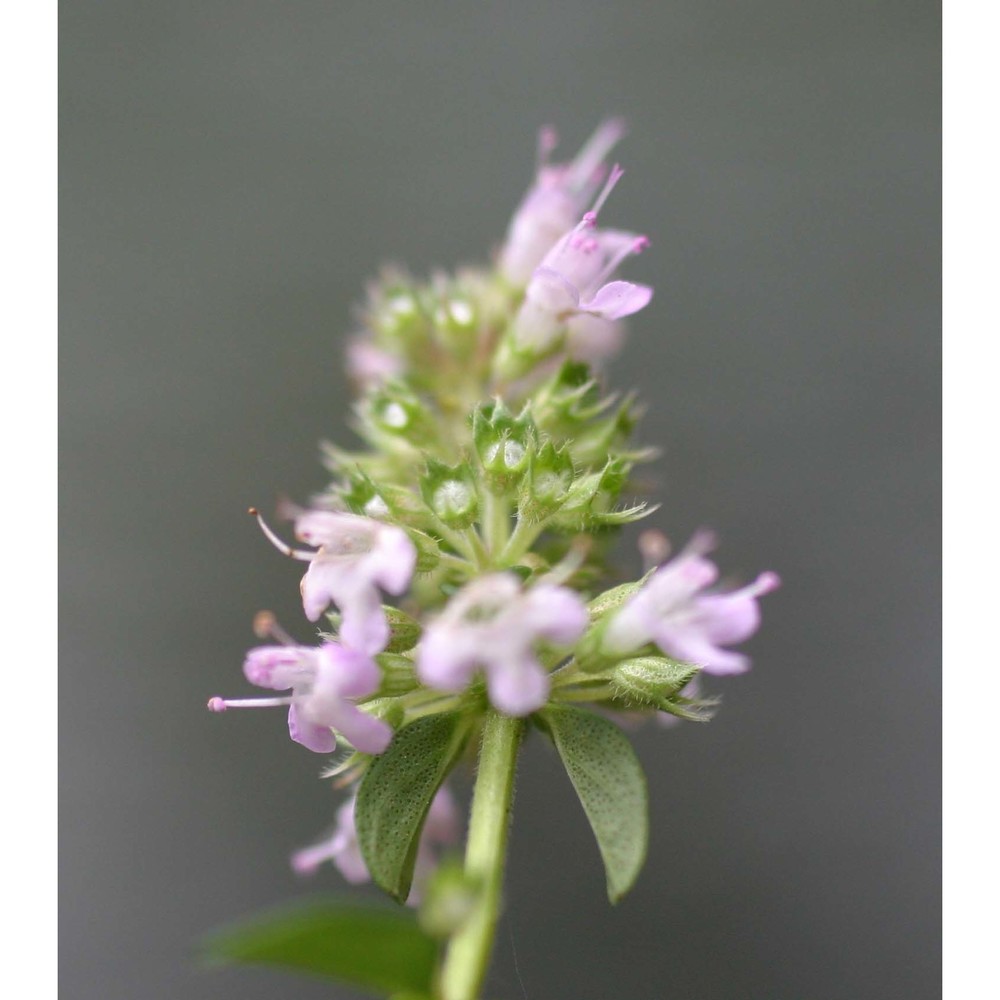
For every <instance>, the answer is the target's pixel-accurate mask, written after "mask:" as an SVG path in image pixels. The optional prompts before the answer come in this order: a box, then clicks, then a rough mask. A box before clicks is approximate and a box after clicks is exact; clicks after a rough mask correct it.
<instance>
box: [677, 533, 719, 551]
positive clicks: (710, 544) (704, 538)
mask: <svg viewBox="0 0 1000 1000" xmlns="http://www.w3.org/2000/svg"><path fill="white" fill-rule="evenodd" d="M718 544H719V538H718V536H717V535H716V534H715V532H714V531H712V530H711V529H710V528H699V529H698V530H697V531H696V532H695V533H694V534H693V535H692V536H691V540H690V541H689V542H688V543H687V545H685V546H684V548H683V549H681V551H680V553H679V554H678V556H677V558H678V559H683V558H685V557H691V556H703V555H707V554H708V553H709V552H711V551H712V550H713V549H714V548H716V547H717V546H718Z"/></svg>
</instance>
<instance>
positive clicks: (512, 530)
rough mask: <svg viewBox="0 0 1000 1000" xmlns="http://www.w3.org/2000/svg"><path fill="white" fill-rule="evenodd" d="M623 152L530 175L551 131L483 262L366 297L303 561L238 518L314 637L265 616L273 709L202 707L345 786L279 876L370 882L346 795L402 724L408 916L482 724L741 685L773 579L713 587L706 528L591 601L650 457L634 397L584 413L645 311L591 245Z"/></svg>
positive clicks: (252, 702)
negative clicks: (296, 565)
mask: <svg viewBox="0 0 1000 1000" xmlns="http://www.w3.org/2000/svg"><path fill="white" fill-rule="evenodd" d="M623 134H624V129H623V126H622V124H621V123H620V122H619V121H617V120H613V121H608V122H605V123H604V124H603V125H601V126H600V128H599V129H598V130H597V131H596V132H595V134H594V135H593V137H592V138H591V139H590V141H589V142H588V143H587V144H586V145H585V146H584V147H583V149H582V150H581V151H580V152H579V153H578V155H577V156H576V157H575V158H574V159H573V160H572V161H570V162H568V163H565V164H552V163H550V162H549V156H550V154H551V152H552V150H553V148H554V146H555V135H554V133H553V132H552V131H551V130H550V129H546V130H543V132H542V135H541V138H540V140H539V164H538V170H537V176H536V178H535V181H534V183H533V184H532V186H531V188H530V190H529V191H528V193H527V195H526V196H525V198H524V200H523V202H522V203H521V205H520V206H519V207H518V209H517V211H516V212H515V214H514V217H513V219H512V221H511V223H510V226H509V229H508V231H507V236H506V239H505V241H504V243H503V245H502V247H501V248H500V250H499V253H498V255H497V258H496V262H495V266H494V267H492V268H489V269H464V270H460V271H458V272H457V273H455V274H453V275H443V274H438V275H435V276H433V277H432V279H431V280H430V281H427V282H419V281H417V280H415V279H413V278H412V277H410V276H408V275H406V274H405V273H402V272H398V271H393V272H386V273H385V274H384V275H383V276H382V278H381V279H380V280H379V281H378V282H376V283H374V284H373V285H372V287H371V288H370V289H369V292H368V297H367V301H366V304H365V306H364V309H363V311H362V325H363V329H362V330H361V331H360V332H358V333H357V334H356V335H355V336H354V337H353V339H352V340H351V342H350V344H349V346H348V370H349V374H350V376H351V379H352V382H353V384H354V385H355V387H356V389H357V396H358V398H357V402H356V406H355V413H356V428H357V431H358V433H359V436H360V438H361V445H360V446H359V447H358V448H357V449H356V450H351V451H348V450H345V449H341V448H337V447H334V446H328V447H327V448H326V451H325V458H326V462H327V465H328V467H329V470H330V472H331V473H332V482H331V483H330V485H329V487H328V488H327V489H326V490H324V491H323V492H322V493H321V494H320V495H318V496H317V497H315V498H314V500H313V502H312V503H311V505H310V506H309V508H308V509H300V510H296V511H295V512H294V526H293V527H294V535H295V537H296V538H297V539H298V541H299V542H301V543H302V544H303V546H307V548H306V547H303V548H297V547H294V546H293V545H290V544H288V543H286V542H285V541H284V540H283V539H282V538H281V537H280V536H279V534H278V533H276V532H275V531H274V530H272V528H271V527H270V526H269V525H268V524H267V523H266V522H265V521H264V520H263V518H261V517H260V515H259V514H257V512H256V511H255V510H252V511H251V513H253V514H255V516H257V518H258V520H259V523H260V527H261V529H262V531H263V532H264V534H265V535H266V536H267V538H268V539H269V540H270V541H271V542H272V543H273V544H274V546H275V547H276V548H277V549H278V550H279V551H280V552H282V553H283V554H284V555H285V556H287V557H289V558H291V559H293V560H297V561H301V562H304V563H306V564H307V565H306V569H305V574H304V576H303V577H302V581H301V595H302V610H303V613H304V617H305V619H306V620H307V621H308V622H310V623H314V624H316V625H317V626H318V628H319V634H318V635H317V636H316V637H315V640H314V642H313V643H312V644H302V643H299V642H296V641H295V640H293V639H292V638H291V637H290V636H289V635H287V634H286V633H285V632H284V631H283V630H281V629H280V628H278V627H277V625H276V624H275V623H274V622H273V620H272V619H270V618H266V617H265V619H264V620H263V624H262V625H261V626H260V627H259V629H258V632H259V634H260V635H261V636H262V638H267V639H270V640H272V642H271V643H269V644H267V645H261V646H258V647H257V648H254V649H252V650H251V651H250V652H249V653H248V654H247V656H246V659H245V662H244V666H243V672H244V675H245V677H246V679H247V681H249V682H250V684H252V685H255V686H257V687H260V688H266V689H267V690H268V691H271V692H278V694H276V695H274V696H269V697H264V698H235V699H227V698H221V697H215V698H212V699H211V700H210V701H209V708H210V709H211V710H213V711H216V712H222V711H226V710H228V709H231V708H242V707H262V706H277V705H281V706H286V707H287V708H288V727H289V733H290V735H291V738H292V739H293V740H294V741H296V742H297V743H300V744H302V745H303V746H304V747H306V748H308V749H309V750H311V751H314V752H316V753H320V754H332V753H333V752H334V751H335V750H336V748H337V746H338V742H342V743H344V744H345V745H346V746H347V747H348V749H349V756H348V757H347V758H346V760H345V761H344V762H343V763H341V764H340V765H338V766H335V767H334V771H335V772H336V773H337V774H338V775H339V783H340V784H341V785H345V784H346V785H348V786H353V790H352V791H351V792H350V793H349V797H348V798H347V800H346V801H345V802H344V803H343V804H342V805H341V806H340V808H339V811H338V813H337V825H336V829H335V831H334V833H333V834H332V835H331V836H330V837H329V838H328V839H326V840H324V841H323V842H322V843H320V844H317V845H315V846H313V847H309V848H306V849H304V850H302V851H299V852H297V853H296V854H295V855H294V858H293V866H294V867H295V869H296V870H297V871H299V872H312V871H314V870H315V869H316V868H317V867H318V866H319V864H320V863H321V862H323V861H327V860H330V861H332V862H333V863H334V864H335V865H336V867H337V868H338V869H339V870H340V871H341V873H342V874H343V876H344V877H345V878H346V879H347V880H348V881H349V882H352V883H353V882H360V881H364V880H366V879H367V878H368V875H369V869H370V868H371V863H372V857H371V855H370V854H367V855H366V853H365V852H366V850H369V849H370V848H366V843H368V841H366V839H365V837H361V836H359V832H358V829H357V828H356V814H358V815H359V816H360V815H361V813H362V812H363V811H364V809H365V808H367V807H366V806H365V794H364V784H363V783H364V781H365V778H366V775H367V774H369V773H372V774H374V773H375V769H376V761H377V759H378V758H380V755H383V754H387V751H388V752H391V748H392V746H393V744H394V741H396V740H398V739H400V738H401V737H400V734H401V733H403V732H404V731H409V732H412V731H413V730H412V729H411V728H410V727H417V726H418V725H423V726H425V727H426V726H427V725H429V723H428V720H432V719H435V718H438V719H442V720H446V722H447V724H446V725H445V724H442V726H441V732H442V733H443V734H445V735H444V736H442V739H444V738H445V737H446V738H447V740H449V741H450V742H448V744H447V748H448V749H447V757H446V759H445V758H443V760H444V762H443V763H442V764H441V774H440V775H439V779H440V780H439V781H438V783H437V788H436V789H435V788H433V787H431V788H429V790H427V792H426V797H425V799H424V800H421V802H422V805H421V803H420V802H418V803H417V804H416V805H415V806H414V812H413V815H414V816H415V817H416V822H417V828H418V832H419V830H421V829H422V833H420V835H419V840H414V842H413V845H412V850H411V851H410V852H409V855H407V856H408V857H409V862H410V863H412V866H413V883H412V884H413V887H414V888H413V891H412V892H411V894H410V900H411V902H412V901H414V900H416V899H417V898H419V896H420V894H421V892H423V891H424V890H425V889H426V886H427V885H428V878H429V875H430V872H431V870H432V868H433V866H434V863H435V858H436V855H437V852H438V850H439V849H440V848H442V847H447V846H448V845H452V844H454V842H455V840H456V839H457V833H458V820H457V810H456V806H455V803H454V800H453V799H452V797H451V794H450V793H449V792H447V791H446V790H444V786H443V785H442V784H441V783H440V782H441V781H443V779H444V776H445V774H446V773H447V771H448V770H450V768H451V767H454V766H455V765H456V764H457V763H458V762H459V761H460V760H461V759H462V755H463V751H464V748H465V747H472V746H474V745H475V742H476V736H477V733H479V732H480V731H481V730H482V727H483V726H484V725H485V722H484V720H486V719H487V718H489V717H492V716H493V715H495V714H496V713H500V714H501V715H503V716H506V717H511V718H523V719H534V720H535V721H537V722H538V723H539V726H540V727H542V728H544V727H545V725H547V723H546V722H545V718H544V716H545V712H546V711H548V709H550V708H551V707H552V706H560V705H574V706H578V705H580V704H583V705H588V704H589V705H590V706H592V707H594V708H596V709H598V710H600V711H601V712H604V713H606V714H608V715H612V716H614V715H616V714H620V713H633V714H634V713H639V714H641V715H642V716H643V717H646V716H648V717H654V716H656V715H657V714H665V715H668V716H670V717H671V718H676V717H680V718H686V719H693V720H703V719H705V718H707V717H708V716H709V715H710V712H709V711H708V709H709V707H710V703H709V702H707V701H706V700H705V699H703V698H702V697H701V696H700V694H699V692H698V689H697V674H698V673H699V671H701V672H704V673H705V674H715V675H721V674H737V673H742V672H744V671H745V670H747V669H748V667H749V665H750V661H749V659H748V658H747V656H746V655H745V654H744V653H741V652H739V651H737V650H735V649H733V648H732V647H733V646H735V645H737V644H739V643H742V642H743V641H744V640H746V639H748V638H750V636H751V635H753V633H754V632H755V631H756V630H757V628H758V625H759V623H760V610H759V599H760V597H761V596H763V595H764V594H766V593H768V592H769V591H771V590H773V589H774V588H775V587H776V586H777V585H778V578H777V576H776V575H775V574H773V573H763V574H761V575H760V576H758V577H757V578H756V579H755V580H754V581H753V582H752V583H750V584H748V585H746V586H743V587H720V586H718V577H719V571H718V569H717V567H716V565H715V564H714V563H713V562H712V561H711V560H710V559H709V558H708V553H709V552H710V550H711V548H712V547H713V544H714V543H713V541H712V539H711V537H710V536H709V535H707V534H706V533H699V534H698V535H696V536H695V538H694V539H693V540H692V541H691V543H689V544H688V546H687V547H686V548H684V549H683V550H682V551H681V552H680V553H679V554H678V555H677V556H676V557H674V558H673V559H670V560H668V559H667V558H666V557H667V552H666V548H665V547H664V546H660V547H659V548H658V549H657V552H656V558H655V559H653V560H647V561H648V562H650V564H649V565H648V566H647V570H648V572H647V573H646V575H645V577H644V578H643V579H642V580H639V581H635V582H633V583H627V584H622V585H619V586H616V587H612V588H611V589H602V585H601V581H602V580H606V579H607V578H608V577H609V576H610V574H611V568H610V565H609V558H610V542H611V540H612V539H613V537H614V535H615V533H616V530H617V529H618V528H619V527H621V526H622V525H625V524H629V523H631V522H634V521H637V520H639V519H640V518H642V517H645V516H647V515H648V514H649V513H651V511H652V510H653V509H655V508H651V507H649V506H647V504H646V503H644V502H642V501H637V500H634V499H630V498H631V497H632V496H634V492H635V490H634V486H633V484H632V472H633V469H634V468H635V466H636V465H637V464H639V463H641V462H644V461H647V460H648V459H649V458H651V457H652V452H651V451H650V450H649V449H644V448H641V447H637V446H636V445H635V444H633V443H631V440H630V439H631V435H632V432H633V430H634V427H635V423H636V412H635V404H634V400H633V399H632V397H626V398H624V399H622V398H619V397H616V396H615V395H613V394H608V393H606V392H605V391H604V389H603V386H602V376H601V373H600V371H599V370H598V367H597V366H599V365H600V363H601V362H603V361H604V360H606V359H607V358H609V357H610V356H611V355H612V354H614V353H615V351H616V350H617V349H618V348H619V347H620V346H621V344H622V343H623V339H624V336H625V329H624V325H623V321H624V320H625V319H626V318H627V317H629V316H632V315H634V314H636V313H638V312H639V311H640V310H642V309H643V308H645V307H646V306H647V305H648V304H649V303H650V301H651V299H652V295H653V290H652V288H651V287H650V286H648V285H645V284H639V283H634V282H631V281H627V280H623V279H621V278H620V277H618V271H619V269H620V268H621V267H622V265H623V264H625V262H626V261H627V260H628V259H629V258H630V257H632V256H633V255H635V254H638V253H639V252H640V251H642V250H644V249H645V248H646V247H647V246H648V245H649V240H648V239H647V238H646V237H645V236H643V235H640V234H638V233H634V232H630V231H626V230H622V229H614V228H606V227H604V226H603V225H602V226H598V216H599V215H601V217H602V219H603V217H604V214H605V213H606V212H607V210H608V206H609V199H610V196H611V194H612V192H613V191H614V189H615V188H616V186H617V185H618V184H619V183H620V181H621V178H622V174H623V172H622V170H621V169H620V168H619V167H618V166H617V165H616V164H609V163H607V162H606V158H607V155H608V154H609V153H610V151H611V149H612V148H613V147H614V146H615V145H616V144H617V142H618V141H619V140H620V139H621V138H622V136H623ZM647 554H648V553H647ZM386 602H389V603H386ZM442 753H444V751H442ZM358 783H361V789H362V790H361V792H360V793H359V792H358V790H357V789H358ZM435 791H436V794H434V793H435ZM421 794H424V793H423V792H421ZM359 796H360V797H359ZM431 796H433V797H431ZM359 822H360V821H359ZM366 829H367V828H366ZM406 888H409V883H407V885H406Z"/></svg>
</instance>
